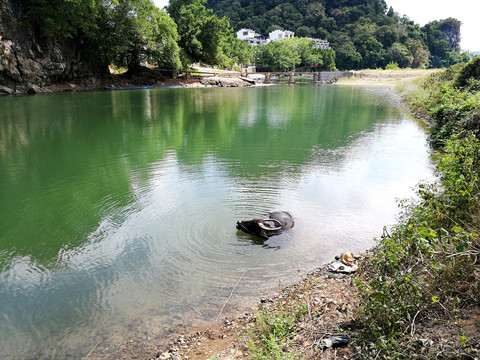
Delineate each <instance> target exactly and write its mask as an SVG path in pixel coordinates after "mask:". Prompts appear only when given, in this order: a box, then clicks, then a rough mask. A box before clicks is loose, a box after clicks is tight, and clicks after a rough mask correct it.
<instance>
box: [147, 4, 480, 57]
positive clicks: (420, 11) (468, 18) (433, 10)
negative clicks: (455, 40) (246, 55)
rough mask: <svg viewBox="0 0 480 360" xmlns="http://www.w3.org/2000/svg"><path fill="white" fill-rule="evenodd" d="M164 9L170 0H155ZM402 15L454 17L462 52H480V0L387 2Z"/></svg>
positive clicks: (423, 19)
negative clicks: (460, 25) (458, 27)
mask: <svg viewBox="0 0 480 360" xmlns="http://www.w3.org/2000/svg"><path fill="white" fill-rule="evenodd" d="M153 2H154V3H155V5H157V6H158V7H159V8H163V7H164V6H166V5H167V4H168V0H153ZM386 3H387V5H388V6H389V7H390V6H392V7H393V10H395V11H396V12H397V13H399V14H400V15H407V16H408V17H409V18H410V20H412V21H414V22H415V23H417V24H420V25H421V26H423V25H425V24H426V23H428V22H430V21H433V20H442V19H446V18H449V17H454V18H456V19H457V20H460V21H461V22H462V27H461V28H460V34H461V42H460V47H461V48H462V50H465V51H466V50H470V51H480V1H479V0H386Z"/></svg>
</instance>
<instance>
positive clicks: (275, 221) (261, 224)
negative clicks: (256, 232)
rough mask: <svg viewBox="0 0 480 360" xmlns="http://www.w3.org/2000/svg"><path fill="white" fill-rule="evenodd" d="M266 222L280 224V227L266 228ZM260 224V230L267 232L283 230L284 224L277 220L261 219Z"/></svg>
mask: <svg viewBox="0 0 480 360" xmlns="http://www.w3.org/2000/svg"><path fill="white" fill-rule="evenodd" d="M264 221H273V222H274V223H276V224H278V225H279V226H277V227H273V228H272V227H268V226H266V225H265V224H264V223H263V222H264ZM257 222H258V226H260V228H262V229H263V230H267V231H275V230H280V229H281V228H282V223H281V222H280V221H278V220H276V219H259V220H257Z"/></svg>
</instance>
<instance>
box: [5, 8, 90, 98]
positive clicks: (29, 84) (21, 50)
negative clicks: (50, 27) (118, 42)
mask: <svg viewBox="0 0 480 360" xmlns="http://www.w3.org/2000/svg"><path fill="white" fill-rule="evenodd" d="M21 15H22V13H21V9H20V8H19V6H18V4H16V2H15V1H12V0H0V94H25V93H37V92H44V91H48V87H49V86H52V85H57V84H61V83H65V82H67V81H70V80H72V79H78V78H82V77H87V76H91V75H93V71H95V69H92V68H91V66H88V65H87V64H85V63H83V62H82V61H81V59H80V55H79V52H78V51H77V49H76V44H75V43H73V42H71V43H68V41H60V40H59V38H58V37H57V38H54V37H52V38H49V39H47V40H40V39H39V38H38V36H35V34H33V33H32V32H31V31H29V30H25V31H23V30H20V29H19V20H20V19H21Z"/></svg>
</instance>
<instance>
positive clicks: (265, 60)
mask: <svg viewBox="0 0 480 360" xmlns="http://www.w3.org/2000/svg"><path fill="white" fill-rule="evenodd" d="M257 56H258V57H257V64H259V66H260V67H262V68H264V69H266V70H282V71H289V70H294V69H295V68H296V67H297V66H298V65H300V63H301V57H300V54H299V52H298V48H297V44H296V42H295V41H294V39H282V40H277V41H272V42H270V43H268V44H267V45H265V46H262V47H261V48H260V50H259V51H258V54H257Z"/></svg>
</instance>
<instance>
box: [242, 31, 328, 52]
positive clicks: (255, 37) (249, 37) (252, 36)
mask: <svg viewBox="0 0 480 360" xmlns="http://www.w3.org/2000/svg"><path fill="white" fill-rule="evenodd" d="M294 36H295V33H294V32H293V31H289V30H274V31H271V32H270V34H268V38H267V37H265V36H263V35H260V34H257V33H256V32H255V31H253V30H251V29H240V30H238V31H237V38H238V39H240V40H243V41H245V42H246V43H247V44H249V45H252V46H264V45H267V44H268V43H269V42H271V41H276V40H282V39H290V38H293V37H294ZM307 39H308V40H310V41H313V42H315V44H314V45H313V48H314V49H330V44H329V43H328V41H327V40H323V39H315V38H309V37H308V38H307Z"/></svg>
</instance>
